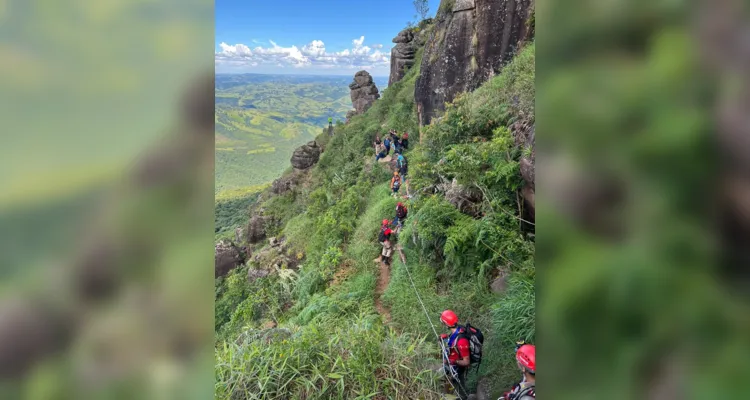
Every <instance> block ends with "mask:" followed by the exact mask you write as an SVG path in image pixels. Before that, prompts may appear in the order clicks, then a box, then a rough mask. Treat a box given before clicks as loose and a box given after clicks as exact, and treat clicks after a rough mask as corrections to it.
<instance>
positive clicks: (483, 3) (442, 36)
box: [414, 0, 534, 125]
mask: <svg viewBox="0 0 750 400" xmlns="http://www.w3.org/2000/svg"><path fill="white" fill-rule="evenodd" d="M451 4H452V5H453V7H449V6H450V5H451ZM533 7H534V5H533V0H443V1H442V2H441V4H440V8H441V11H439V12H438V15H437V17H436V22H435V26H434V28H433V31H432V34H431V36H430V38H429V40H428V41H427V43H426V45H425V51H424V55H423V57H422V64H421V69H420V76H419V77H418V78H417V82H416V87H415V92H414V95H415V101H416V102H417V110H418V112H419V120H420V124H422V125H426V124H429V123H430V121H431V119H432V117H434V116H435V114H436V112H438V111H442V110H443V108H444V104H445V102H450V101H453V99H454V98H455V97H456V95H457V94H459V93H462V92H467V91H472V90H474V89H476V88H477V87H478V86H479V85H480V84H482V82H484V81H486V80H487V79H488V78H489V77H490V76H492V75H493V74H497V73H498V72H500V69H501V67H502V66H503V65H504V64H505V63H506V62H507V61H509V60H510V59H511V57H512V56H513V55H514V53H515V52H516V50H517V48H518V47H519V45H520V44H521V43H522V42H524V41H526V40H528V39H529V38H530V37H531V36H532V35H533V24H532V21H533Z"/></svg>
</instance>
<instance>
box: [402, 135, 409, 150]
mask: <svg viewBox="0 0 750 400" xmlns="http://www.w3.org/2000/svg"><path fill="white" fill-rule="evenodd" d="M401 147H402V148H403V149H404V150H409V133H408V132H404V136H401Z"/></svg>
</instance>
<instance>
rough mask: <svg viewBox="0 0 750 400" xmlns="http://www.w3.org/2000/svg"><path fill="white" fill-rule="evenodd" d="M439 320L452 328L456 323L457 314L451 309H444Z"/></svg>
mask: <svg viewBox="0 0 750 400" xmlns="http://www.w3.org/2000/svg"><path fill="white" fill-rule="evenodd" d="M440 321H442V322H443V323H444V324H446V325H448V327H450V328H452V327H454V326H456V324H458V316H457V315H456V313H454V312H453V311H451V310H445V311H443V313H442V314H440Z"/></svg>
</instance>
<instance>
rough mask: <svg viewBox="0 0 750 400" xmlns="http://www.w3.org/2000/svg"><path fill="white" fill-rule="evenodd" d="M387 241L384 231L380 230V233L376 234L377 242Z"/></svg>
mask: <svg viewBox="0 0 750 400" xmlns="http://www.w3.org/2000/svg"><path fill="white" fill-rule="evenodd" d="M386 239H388V237H387V236H385V229H380V233H379V234H378V242H380V243H383V242H385V241H386Z"/></svg>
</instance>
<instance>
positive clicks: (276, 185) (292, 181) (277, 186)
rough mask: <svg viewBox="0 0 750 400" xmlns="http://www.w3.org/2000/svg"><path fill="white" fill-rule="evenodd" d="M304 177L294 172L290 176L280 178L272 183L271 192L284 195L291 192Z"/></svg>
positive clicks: (300, 173)
mask: <svg viewBox="0 0 750 400" xmlns="http://www.w3.org/2000/svg"><path fill="white" fill-rule="evenodd" d="M304 176H305V174H304V173H302V172H300V171H297V170H295V171H294V172H292V173H291V174H289V175H286V176H282V177H281V178H278V179H276V180H275V181H273V183H272V184H271V191H272V192H273V193H274V194H284V193H287V192H289V191H292V190H294V188H296V187H297V185H299V184H300V181H301V180H302V178H303V177H304Z"/></svg>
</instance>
